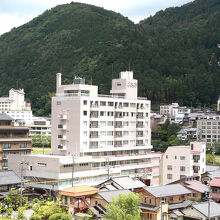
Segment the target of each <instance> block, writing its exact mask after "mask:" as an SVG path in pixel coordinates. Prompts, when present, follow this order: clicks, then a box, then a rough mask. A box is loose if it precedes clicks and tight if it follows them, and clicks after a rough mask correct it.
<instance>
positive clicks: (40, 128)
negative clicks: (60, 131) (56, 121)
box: [29, 117, 51, 136]
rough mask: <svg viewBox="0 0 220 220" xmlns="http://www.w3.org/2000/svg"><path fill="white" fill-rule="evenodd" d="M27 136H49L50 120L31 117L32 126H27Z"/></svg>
mask: <svg viewBox="0 0 220 220" xmlns="http://www.w3.org/2000/svg"><path fill="white" fill-rule="evenodd" d="M29 127H30V130H29V135H30V136H33V135H43V136H51V120H50V118H45V117H33V124H30V125H29Z"/></svg>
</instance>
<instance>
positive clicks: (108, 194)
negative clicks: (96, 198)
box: [98, 189, 130, 202]
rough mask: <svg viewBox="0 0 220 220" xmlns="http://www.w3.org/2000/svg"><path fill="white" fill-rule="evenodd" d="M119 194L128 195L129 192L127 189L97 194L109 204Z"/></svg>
mask: <svg viewBox="0 0 220 220" xmlns="http://www.w3.org/2000/svg"><path fill="white" fill-rule="evenodd" d="M121 193H124V194H129V193H130V191H129V190H127V189H120V190H111V191H101V192H98V194H99V195H100V196H101V197H102V198H103V199H104V200H105V201H106V202H111V201H112V199H113V198H117V197H118V196H119V195H120V194H121Z"/></svg>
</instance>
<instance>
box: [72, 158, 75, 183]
mask: <svg viewBox="0 0 220 220" xmlns="http://www.w3.org/2000/svg"><path fill="white" fill-rule="evenodd" d="M74 157H75V155H74V154H72V158H73V164H72V187H73V181H74V180H73V178H74V162H75V160H74V159H75V158H74Z"/></svg>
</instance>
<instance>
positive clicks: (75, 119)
mask: <svg viewBox="0 0 220 220" xmlns="http://www.w3.org/2000/svg"><path fill="white" fill-rule="evenodd" d="M137 93H138V82H137V80H135V79H133V72H131V71H126V72H121V73H120V78H119V79H113V80H112V90H111V91H110V94H111V95H100V94H98V86H95V85H87V84H85V80H84V79H81V78H76V79H75V80H74V83H73V84H70V85H62V83H61V73H58V74H57V83H56V96H55V97H53V98H52V155H25V156H22V158H23V159H24V160H25V161H26V162H28V165H27V167H26V176H27V177H28V178H29V179H31V180H32V181H34V182H36V181H37V182H38V183H39V184H37V185H36V184H35V187H36V186H37V187H43V188H48V189H54V190H58V189H62V188H67V187H69V186H71V185H72V184H74V185H76V184H82V183H83V184H91V185H94V184H95V183H99V182H101V181H103V180H105V179H107V178H108V177H109V176H118V175H129V176H137V177H141V176H144V177H145V179H146V182H147V184H148V185H154V186H155V185H159V169H160V167H159V161H160V158H161V153H154V152H152V150H151V149H152V145H151V128H150V109H151V102H150V100H147V98H142V97H138V96H137ZM9 160H10V162H9V164H10V168H11V169H17V172H19V167H18V166H17V162H16V161H18V160H21V158H18V156H11V157H10V158H9ZM72 179H74V181H72ZM51 181H54V182H51ZM45 182H46V183H45Z"/></svg>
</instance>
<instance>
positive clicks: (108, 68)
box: [0, 0, 220, 115]
mask: <svg viewBox="0 0 220 220" xmlns="http://www.w3.org/2000/svg"><path fill="white" fill-rule="evenodd" d="M217 43H220V2H219V0H196V1H194V2H193V3H190V4H187V5H184V6H182V7H179V8H169V9H167V10H165V11H160V12H158V13H157V14H156V15H155V16H153V17H150V18H148V19H146V20H144V21H142V22H140V24H134V23H133V22H131V21H130V20H128V19H127V18H125V17H123V16H122V15H120V14H118V13H115V12H112V11H107V10H105V9H103V8H99V7H95V6H91V5H86V4H81V3H71V4H66V5H60V6H57V7H55V8H53V9H51V10H48V11H46V12H45V13H43V14H42V15H40V16H38V17H37V18H35V19H33V20H32V21H30V22H29V23H27V24H25V25H23V26H20V27H18V28H15V29H12V30H11V31H10V32H9V33H6V34H4V35H2V36H0V76H1V81H0V96H3V95H7V93H8V90H9V89H10V88H11V87H14V88H17V87H23V88H24V89H25V92H26V97H28V98H29V99H30V101H31V103H32V107H33V110H34V112H35V113H36V114H38V115H48V114H50V97H51V95H52V94H53V93H54V92H55V74H56V73H57V72H62V73H63V83H71V82H72V79H73V78H74V76H81V77H85V78H86V80H87V82H88V83H93V84H97V85H99V90H100V91H99V92H100V93H108V92H109V89H110V87H111V79H112V77H118V73H119V72H120V71H124V70H128V68H129V66H130V68H131V69H132V70H133V71H134V75H135V78H137V79H138V80H139V96H147V97H148V98H149V99H151V100H152V101H153V102H154V103H160V102H164V103H165V102H171V101H178V102H179V103H180V104H191V102H192V104H193V105H199V104H204V103H205V104H206V105H210V104H213V103H216V99H217V97H218V94H219V93H220V88H219V87H220V68H219V66H218V64H217V62H218V60H220V49H218V48H217Z"/></svg>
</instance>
